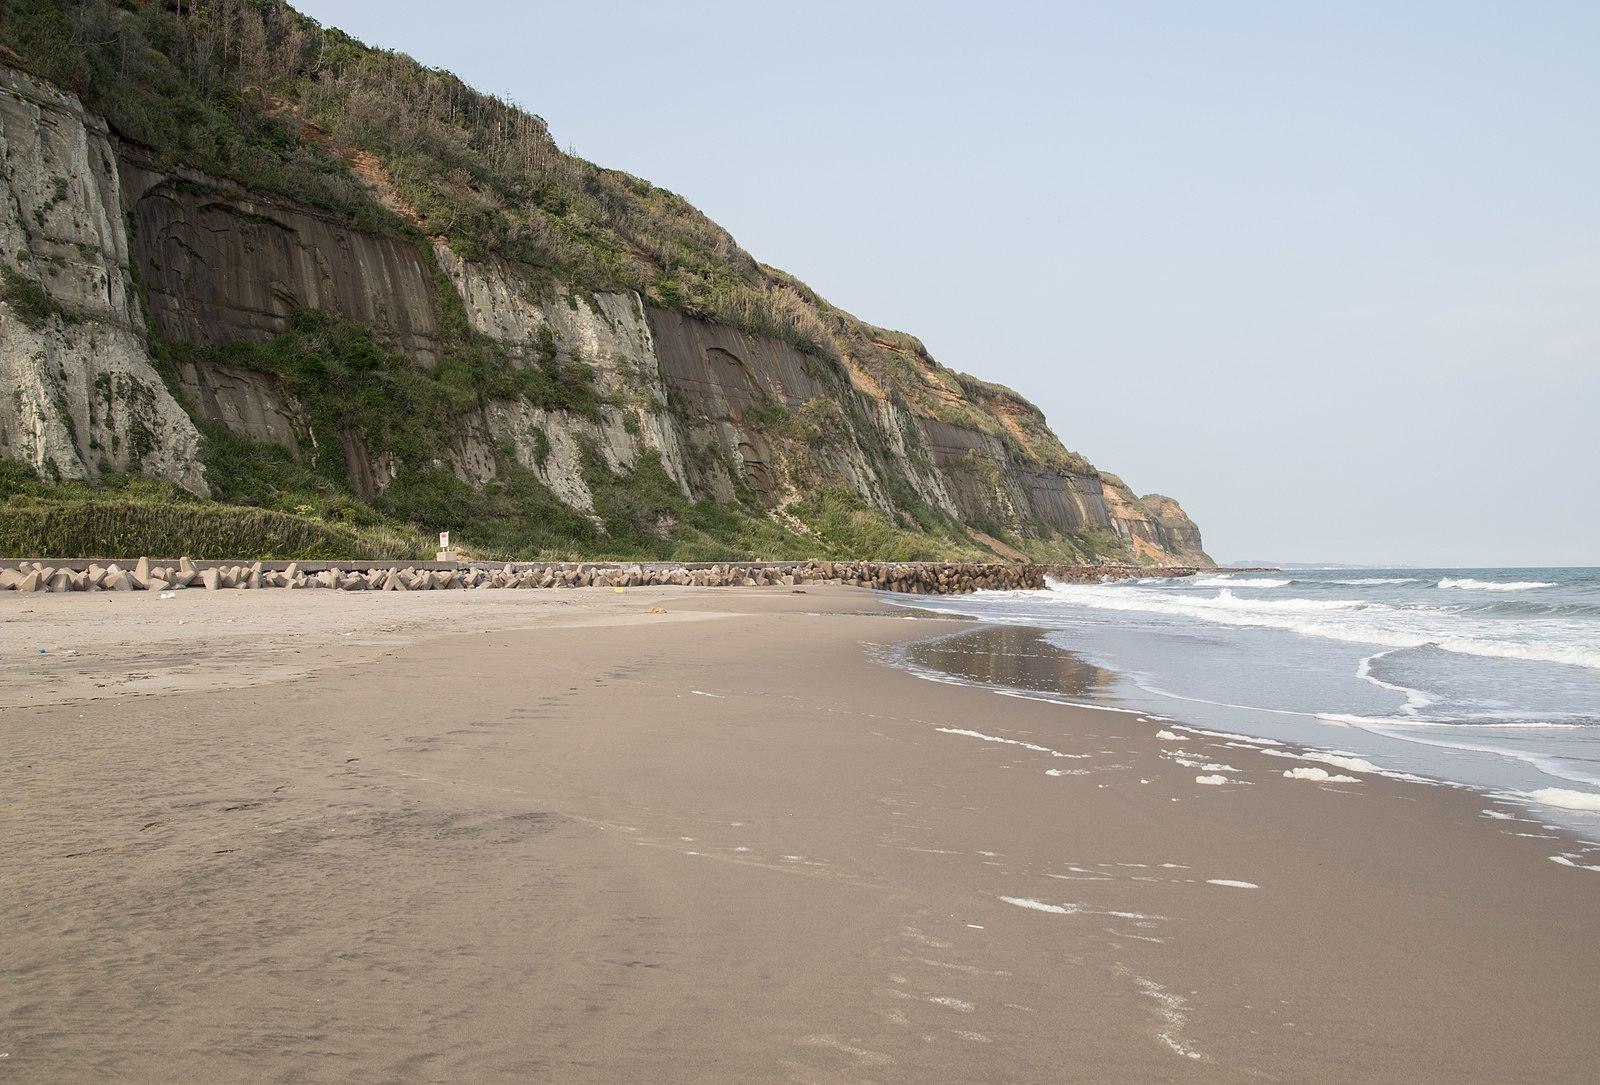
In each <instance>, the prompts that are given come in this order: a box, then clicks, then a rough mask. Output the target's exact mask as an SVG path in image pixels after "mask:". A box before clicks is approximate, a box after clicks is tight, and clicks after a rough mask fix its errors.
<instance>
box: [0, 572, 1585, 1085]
mask: <svg viewBox="0 0 1600 1085" xmlns="http://www.w3.org/2000/svg"><path fill="white" fill-rule="evenodd" d="M653 611H657V612H653ZM963 628H966V626H965V624H964V623H962V622H960V621H956V620H953V619H945V618H938V617H930V616H911V615H908V614H907V613H906V612H905V611H902V610H897V609H895V608H892V607H889V606H886V605H884V604H882V603H880V602H879V601H878V600H877V599H876V598H875V597H874V596H873V595H872V594H870V593H868V592H865V591H860V590H854V589H846V588H819V587H811V588H808V589H807V590H806V591H804V592H793V591H790V590H789V589H786V588H772V589H744V590H714V589H702V590H694V589H673V588H650V589H629V590H627V591H625V592H614V591H609V590H575V591H546V592H445V593H411V594H392V593H391V594H378V593H369V594H355V595H351V594H345V593H338V592H315V593H304V592H239V593H230V592H209V593H207V592H180V593H178V595H177V597H175V598H173V599H166V600H162V599H158V598H157V597H155V596H154V595H150V594H144V593H141V594H121V593H107V594H93V595H88V594H85V595H60V596H43V595H30V596H20V595H16V594H10V595H7V596H4V597H0V658H4V659H5V660H6V661H7V662H6V664H5V666H4V667H3V668H0V744H3V747H4V749H5V752H6V756H5V758H4V762H3V770H0V771H3V777H0V780H3V793H4V796H5V797H4V802H3V803H0V885H3V887H4V891H3V892H0V1075H3V1076H4V1077H5V1078H6V1079H7V1080H10V1081H19V1082H21V1081H27V1082H35V1081H39V1082H43V1081H51V1082H56V1081H90V1080H108V1079H115V1080H123V1081H214V1082H234V1081H241V1082H242V1081H284V1082H288V1081H296V1082H298V1081H526V1080H540V1081H561V1082H571V1081H576V1082H619V1081H696V1082H724V1081H725V1082H750V1081H775V1082H855V1081H878V1082H926V1081H952V1082H954V1081H963V1082H964V1081H1027V1082H1035V1081H1037V1082H1047V1081H1048V1082H1053V1081H1062V1080H1071V1079H1085V1080H1138V1081H1166V1080H1184V1081H1189V1080H1205V1081H1209V1080H1217V1081H1238V1080H1265V1081H1279V1080H1307V1079H1311V1080H1372V1081H1398V1080H1408V1081H1417V1080H1426V1081H1446V1080H1449V1081H1484V1082H1510V1081H1534V1080H1540V1081H1550V1080H1561V1081H1580V1080H1592V1079H1593V1075H1594V1073H1595V1066H1596V1059H1597V1058H1600V1030H1596V1029H1595V1028H1594V1014H1595V1006H1596V1005H1597V1004H1600V906H1597V905H1600V874H1597V873H1594V872H1592V871H1587V870H1583V869H1576V868H1571V867H1565V866H1561V865H1558V864H1556V863H1553V862H1551V861H1550V857H1551V856H1552V855H1554V854H1557V853H1558V852H1559V851H1561V850H1562V848H1563V846H1564V845H1563V843H1562V841H1560V840H1559V839H1553V838H1551V837H1550V836H1549V835H1548V831H1547V830H1543V829H1541V828H1540V827H1539V826H1538V825H1537V823H1535V822H1526V821H1518V820H1510V819H1506V818H1487V817H1484V816H1483V815H1482V813H1481V812H1482V811H1483V810H1484V809H1485V808H1486V807H1487V806H1488V805H1489V804H1488V802H1487V801H1486V800H1485V799H1484V797H1483V796H1481V795H1477V794H1474V793H1471V792H1467V791H1463V790H1453V789H1447V788H1441V787H1434V786H1427V785H1418V784H1410V783H1404V782H1400V781H1394V780H1387V779H1383V778H1379V777H1371V776H1364V777H1361V779H1360V782H1359V783H1319V782H1316V781H1314V780H1305V779H1290V778H1286V777H1285V775H1284V773H1285V771H1286V770H1288V769H1291V768H1293V767H1295V766H1297V765H1299V764H1301V763H1300V762H1295V761H1289V760H1285V759H1284V758H1281V757H1273V756H1270V755H1269V754H1267V753H1265V752H1262V751H1260V750H1258V749H1250V748H1245V747H1243V746H1241V745H1239V744H1232V745H1230V744H1228V741H1227V740H1225V739H1222V738H1218V737H1207V736H1203V735H1197V734H1195V733H1193V732H1191V731H1183V730H1181V729H1174V728H1175V727H1177V726H1178V725H1181V723H1182V721H1176V723H1166V722H1160V721H1156V722H1152V721H1148V720H1144V719H1141V718H1140V717H1138V716H1135V715H1131V714H1122V713H1114V712H1108V711H1102V710H1096V709H1087V708H1069V707H1064V706H1061V705H1057V704H1048V703H1042V702H1039V701H1033V700H1027V699H1023V698H1019V697H1008V696H1000V695H997V694H995V693H993V692H990V691H986V690H983V689H976V688H969V687H963V686H957V685H950V684H943V683H937V682H930V681H926V680H922V679H919V678H917V677H915V676H913V675H910V674H908V673H905V672H904V671H902V670H897V669H894V668H891V667H889V666H887V665H885V663H884V662H883V661H882V658H881V656H882V654H883V652H884V650H885V648H886V646H889V645H893V644H897V643H902V642H906V641H910V640H913V639H916V638H926V637H931V636H936V635H940V634H944V633H949V632H952V631H957V630H960V629H963ZM40 649H43V651H42V652H41V651H40ZM1163 730H1166V731H1168V733H1170V734H1173V735H1176V736H1177V739H1176V740H1172V739H1163V738H1161V737H1158V733H1159V732H1161V731H1163ZM1178 751H1181V754H1179V753H1178ZM1180 756H1181V759H1182V760H1185V761H1195V762H1200V763H1202V764H1211V763H1218V764H1221V763H1225V764H1226V765H1227V766H1229V768H1230V769H1231V771H1229V772H1227V773H1226V776H1227V777H1228V779H1229V780H1230V782H1229V783H1227V784H1223V785H1216V786H1213V785H1206V784H1201V783H1198V782H1197V776H1200V775H1205V773H1204V772H1203V771H1201V770H1197V769H1196V768H1195V767H1193V766H1192V765H1186V764H1182V763H1180V760H1179V757H1180ZM1506 812H1507V813H1513V811H1506Z"/></svg>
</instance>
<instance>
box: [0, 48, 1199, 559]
mask: <svg viewBox="0 0 1600 1085" xmlns="http://www.w3.org/2000/svg"><path fill="white" fill-rule="evenodd" d="M0 148H3V151H4V155H3V160H0V195H3V196H4V199H5V203H4V206H3V208H0V263H3V264H4V266H5V268H6V269H7V271H8V279H7V282H8V284H13V285H11V286H9V287H8V292H7V297H8V299H10V300H7V301H5V302H3V303H0V378H3V380H4V385H5V390H6V391H7V392H8V394H7V395H4V396H0V456H4V457H7V458H12V459H16V460H21V461H23V462H26V463H28V464H30V465H32V466H33V467H34V468H35V470H37V471H39V472H40V473H41V474H44V475H46V476H50V475H52V474H53V475H56V476H60V477H68V478H92V477H94V476H95V475H96V474H97V473H98V472H99V471H101V470H102V469H104V468H107V467H114V468H117V469H131V470H138V471H142V472H145V473H148V474H152V475H156V476H159V477H163V478H168V479H171V480H172V481H174V482H177V483H178V484H179V485H181V486H183V487H185V488H187V489H189V490H192V491H193V492H195V493H200V494H204V493H205V492H206V491H207V484H206V481H205V476H204V467H203V464H202V462H201V456H200V442H199V437H198V433H197V430H196V427H195V424H194V422H193V421H191V419H190V417H189V415H188V414H187V413H186V411H185V406H187V408H188V409H189V410H192V411H193V412H194V413H195V416H196V417H197V418H198V419H200V420H203V421H206V422H210V423H215V424H217V425H220V426H222V427H225V428H226V429H227V430H229V431H231V432H233V433H236V434H238V435H240V436H243V437H247V438H250V439H252V440H256V441H262V442H269V443H272V444H276V445H278V446H281V447H282V448H283V449H285V450H286V451H287V453H288V454H289V456H290V457H291V458H293V459H300V458H302V457H304V456H306V455H308V453H309V449H308V447H307V442H308V440H312V439H314V438H312V436H311V434H310V432H309V430H308V427H307V424H306V418H307V414H308V410H307V409H308V406H309V405H308V404H306V403H302V402H299V401H297V400H296V398H295V396H294V395H292V394H291V393H290V391H289V389H288V388H287V386H286V384H285V382H284V381H283V380H282V379H281V378H280V377H278V376H276V375H275V374H272V373H263V372H258V371H254V370H250V369H244V368H238V367H235V366H231V365H227V364H222V363H220V362H217V361H215V360H213V361H196V360H193V358H190V357H187V356H186V357H184V358H182V359H180V360H179V361H178V362H177V364H176V372H175V373H174V374H173V377H174V390H176V391H177V392H178V393H180V394H181V397H182V400H183V401H184V403H183V404H182V405H180V403H179V401H178V399H177V398H175V397H174V395H173V390H169V388H168V387H167V385H166V384H164V383H163V381H162V379H161V377H160V376H159V375H158V374H157V372H156V370H155V368H154V367H153V366H152V364H151V359H150V355H149V353H148V349H147V345H146V336H147V334H148V335H149V336H153V337H158V338H159V339H161V340H163V341H165V342H168V343H174V344H190V345H194V346H197V347H214V346H223V345H227V344H232V343H241V342H258V343H259V342H265V341H267V340H270V339H272V338H273V337H274V336H277V335H280V334H282V333H284V332H286V331H287V330H288V329H289V328H290V326H291V320H292V318H293V317H294V315H295V314H296V313H297V312H299V311H302V310H308V309H317V310H323V311H326V312H330V313H334V314H337V315H338V316H341V317H343V318H346V319H348V320H351V321H355V322H357V323H359V324H361V325H363V326H365V327H366V328H369V329H371V330H372V332H373V333H375V335H376V336H377V337H378V338H379V339H381V340H382V341H383V342H385V343H387V344H389V345H390V346H391V347H392V348H394V349H395V350H397V351H399V352H401V353H402V354H403V355H404V356H405V357H406V358H407V359H409V360H410V362H411V363H412V364H414V365H416V366H419V367H424V368H430V367H435V366H437V365H438V364H439V362H440V359H441V357H443V355H444V352H445V351H446V349H447V344H446V333H445V331H444V329H443V325H444V322H445V319H446V313H445V310H446V309H447V308H449V309H451V310H452V311H458V312H460V313H462V314H464V317H465V321H466V324H467V325H468V327H469V328H470V330H471V332H472V333H474V334H476V335H478V336H481V337H484V338H485V339H486V340H488V341H492V342H493V343H494V344H496V345H497V346H498V347H499V348H500V349H501V350H503V352H504V356H505V357H506V358H508V359H510V361H511V363H512V364H514V365H518V366H532V365H538V364H543V363H546V362H549V361H551V360H552V359H553V360H554V361H555V362H556V363H557V364H559V365H566V364H568V363H581V364H582V365H583V366H584V367H587V371H588V372H591V373H592V374H593V382H592V383H593V387H594V390H595V392H596V394H597V400H598V406H597V407H596V408H595V409H594V410H592V411H587V412H579V411H573V410H559V409H551V408H549V407H545V406H540V405H539V404H537V403H534V402H532V401H530V400H527V399H524V398H519V397H516V396H512V397H508V398H495V399H489V400H486V401H484V402H482V403H481V404H480V405H479V406H478V407H477V408H476V409H469V410H465V411H463V412H462V413H461V414H460V416H459V417H458V418H456V420H455V422H454V424H453V427H452V431H451V434H450V436H449V439H448V441H447V442H446V443H445V447H441V448H440V449H438V450H437V454H438V457H439V462H440V463H441V464H443V465H445V466H447V467H448V469H449V470H450V471H452V472H453V473H454V474H455V475H456V476H457V477H459V478H460V479H462V480H463V481H465V482H468V483H471V484H483V483H486V482H488V481H489V480H491V479H493V478H495V476H496V474H497V473H498V472H499V471H501V470H502V465H503V464H505V463H506V462H507V460H506V457H507V456H509V457H510V461H511V462H514V463H515V464H517V465H518V466H520V467H522V468H525V469H527V470H529V471H532V472H534V473H535V474H536V475H537V476H538V477H539V478H540V480H541V481H542V482H543V483H544V484H545V485H546V486H547V487H548V488H549V489H550V490H551V491H552V492H553V493H554V494H555V495H556V496H557V497H558V498H559V499H560V500H561V501H563V502H565V503H566V504H568V505H569V506H571V507H572V508H574V509H576V510H579V511H580V512H584V513H593V511H594V507H595V506H594V499H593V495H592V494H591V492H590V483H589V481H588V475H587V468H586V464H585V451H586V450H592V451H595V452H598V453H599V455H600V457H601V458H602V459H603V461H604V464H605V466H606V467H608V468H610V469H611V470H613V471H625V470H628V469H630V468H632V467H634V466H635V465H636V464H638V463H639V462H640V460H641V458H642V457H645V456H654V457H657V458H659V460H660V462H661V465H662V467H663V469H664V470H665V471H666V473H667V475H668V477H669V478H670V479H671V480H672V481H673V482H674V483H675V484H676V485H677V486H678V487H679V488H680V489H681V490H682V492H683V494H684V495H685V496H688V497H691V498H694V499H709V500H713V501H717V502H721V503H728V502H732V501H735V500H736V499H739V498H752V497H753V499H754V500H755V501H756V502H758V503H759V504H760V505H761V506H764V507H766V508H767V509H768V510H771V511H772V512H773V513H774V514H776V515H778V516H780V517H782V516H784V515H785V510H786V508H787V507H788V506H790V505H791V504H793V503H794V502H796V501H797V500H799V499H801V498H803V497H805V496H806V495H808V494H811V493H814V492H816V491H817V490H818V489H819V488H822V487H832V488H837V489H841V490H844V491H847V492H849V493H850V494H853V495H854V496H855V497H856V498H858V499H859V500H860V501H861V502H863V503H864V504H865V505H867V506H869V507H871V508H875V509H878V510H880V511H882V512H884V513H886V514H888V515H890V516H897V515H898V516H904V515H905V514H907V513H908V512H910V511H912V506H917V507H918V508H920V509H922V510H924V511H926V512H927V513H929V514H932V515H943V516H946V517H950V518H953V519H955V520H958V521H961V522H963V523H965V524H967V525H970V526H972V527H973V528H975V529H977V530H980V531H986V532H1005V533H1012V534H1015V535H1017V536H1019V537H1031V536H1039V535H1040V534H1041V533H1044V534H1048V533H1050V532H1059V533H1062V534H1065V535H1068V536H1072V537H1073V538H1075V539H1078V540H1080V548H1084V549H1087V548H1091V547H1093V546H1094V545H1096V544H1095V543H1094V540H1096V539H1105V540H1117V539H1120V540H1122V542H1123V543H1125V544H1126V546H1127V547H1128V549H1129V550H1130V551H1131V553H1132V554H1133V555H1134V557H1135V558H1136V559H1137V560H1139V561H1143V562H1152V563H1179V562H1181V563H1186V564H1201V563H1205V562H1206V560H1207V559H1206V558H1205V555H1204V553H1203V551H1202V550H1201V547H1200V539H1199V532H1198V530H1197V529H1196V528H1195V527H1194V525H1193V524H1192V523H1191V522H1190V521H1189V520H1188V518H1187V517H1186V516H1184V515H1183V513H1182V510H1181V509H1179V508H1178V507H1177V504H1176V502H1172V501H1171V500H1170V499H1168V498H1162V497H1158V496H1154V495H1152V497H1150V498H1147V499H1140V498H1136V497H1135V496H1134V495H1133V494H1132V492H1131V491H1129V490H1128V489H1127V487H1126V486H1124V485H1123V484H1122V483H1121V481H1120V480H1118V479H1116V478H1115V477H1114V476H1103V475H1102V474H1100V473H1098V472H1096V471H1095V470H1094V469H1093V468H1091V467H1089V466H1088V465H1087V464H1083V463H1082V461H1080V460H1077V459H1076V458H1075V457H1073V456H1071V454H1069V453H1066V452H1065V450H1064V449H1061V448H1060V446H1059V444H1058V443H1057V442H1055V439H1054V437H1053V435H1050V434H1049V432H1048V430H1047V429H1045V427H1044V424H1043V419H1042V417H1040V416H1038V412H1037V411H1036V410H1034V409H1033V408H1032V407H1031V406H1030V405H1027V404H1026V403H1025V402H1024V401H1022V400H1020V398H1018V397H1016V396H1015V395H1014V394H1013V393H1009V392H1007V391H1005V390H1003V389H996V388H995V387H994V386H984V391H983V393H982V395H978V394H977V393H976V392H972V393H971V394H969V392H968V391H964V390H963V387H962V386H960V385H958V384H957V382H956V381H955V380H954V379H953V376H952V375H951V374H949V373H948V371H944V370H942V369H938V367H935V366H933V363H932V362H931V359H927V358H926V357H925V354H924V355H923V356H922V357H921V359H920V361H921V363H922V365H923V367H924V368H925V369H927V375H926V376H927V379H928V380H929V382H930V386H932V387H933V388H934V390H935V392H936V393H937V394H936V395H934V396H933V397H932V398H931V400H930V401H929V402H931V403H932V404H933V406H932V407H928V406H923V407H919V408H917V409H915V410H914V409H913V408H911V407H910V406H908V404H907V402H906V401H905V399H904V398H902V397H901V396H900V395H899V394H898V393H897V392H896V391H895V390H894V389H893V388H890V389H889V390H887V391H886V390H885V389H884V387H882V386H880V385H879V384H877V383H876V382H874V381H873V380H872V379H870V378H868V377H865V376H863V374H862V372H861V371H860V370H859V369H858V368H856V367H854V366H853V365H852V364H851V362H850V359H849V358H848V357H845V358H843V359H841V360H839V361H835V360H833V359H832V358H829V357H825V356H823V355H820V354H812V353H805V352H802V351H801V350H798V349H796V348H795V347H793V346H791V345H789V344H788V343H786V342H782V341H779V340H777V339H771V338H765V337H762V336H758V335H753V334H750V333H747V332H743V331H738V330H734V329H732V328H728V327H724V326H721V325H718V324H714V323H710V322H708V321H706V320H702V319H698V318H695V317H693V316H689V315H685V314H683V313H679V312H674V311H668V310H665V309H659V308H653V307H649V306H647V305H646V304H645V302H644V300H643V299H642V298H641V297H640V296H639V295H638V294H635V293H631V292H630V293H619V292H612V293H603V292H602V293H594V292H588V291H582V290H577V289H574V288H572V287H571V286H570V285H567V284H564V283H561V282H559V281H550V280H548V279H546V278H539V277H535V276H533V275H532V274H531V273H529V272H526V271H523V270H519V269H518V268H516V267H513V266H510V265H508V264H505V263H502V262H499V261H469V260H465V259H463V258H462V257H460V256H459V255H458V254H457V253H455V252H453V251H452V250H451V249H450V248H449V247H448V246H446V245H445V244H444V243H443V242H442V241H439V240H437V239H435V240H433V241H431V242H429V241H425V240H420V239H417V238H405V237H398V236H381V237H380V236H371V235H368V234H365V233H362V232H360V231H358V230H355V229H352V228H351V227H349V226H347V225H344V224H342V223H340V222H337V221H334V220H333V219H331V218H330V217H329V215H327V214H325V213H322V212H319V211H316V210H314V209H310V208H307V207H302V206H298V205H295V204H292V203H290V202H287V201H285V200H283V199H281V198H276V197H268V196H265V195H263V194H260V193H253V192H250V191H247V190H245V189H242V188H240V187H239V186H238V185H235V184H233V183H231V182H227V181H224V180H219V179H216V178H212V177H208V176H205V175H202V174H199V173H195V172H193V171H189V170H184V169H176V168H173V167H170V166H163V165H160V164H158V163H156V162H155V161H154V160H153V159H152V158H151V156H150V155H149V154H148V153H146V152H145V151H144V150H143V149H141V148H139V147H133V146H125V145H120V144H119V143H118V142H117V141H116V140H115V138H114V137H112V136H111V135H110V134H109V133H108V132H107V130H106V127H105V125H104V124H103V123H102V122H100V121H98V120H97V119H95V118H93V117H91V116H87V115H86V114H85V113H84V111H83V110H82V109H81V108H80V107H79V106H78V103H77V102H76V100H75V99H73V98H72V97H71V96H69V95H65V94H62V93H60V92H59V91H56V90H54V89H52V88H50V87H48V86H45V85H42V84H40V83H39V82H37V81H36V80H33V79H32V78H30V77H29V76H27V75H24V74H21V73H19V72H16V71H11V70H6V69H0ZM17 282H21V283H23V286H22V287H16V286H15V285H14V284H15V283H17ZM136 283H137V284H138V285H137V288H136V285H135V284H136ZM27 284H33V288H34V289H36V290H37V292H38V293H39V294H40V295H41V297H42V299H43V302H42V305H43V309H42V311H41V310H40V305H38V304H35V305H33V307H32V308H31V309H29V308H28V307H27V306H26V305H23V303H22V302H19V301H18V300H17V298H18V297H19V296H21V295H18V293H17V291H18V290H19V289H20V290H23V291H24V292H25V291H26V290H27V289H29V287H28V285H27ZM442 291H448V292H450V293H449V294H444V293H441V292H442ZM141 292H142V293H141ZM141 297H142V300H143V306H142V310H143V311H141V304H140V299H141ZM35 300H36V301H37V299H35ZM19 305H22V308H19ZM458 305H459V310H456V309H455V306H458ZM24 310H26V311H24ZM144 312H147V313H148V320H149V327H148V328H146V326H145V316H144V315H143V313H144ZM202 356H203V352H201V353H200V354H196V355H194V357H202ZM961 380H962V381H963V382H965V381H966V380H967V378H961ZM978 383H979V382H974V387H976V385H977V384H978ZM941 407H943V408H959V409H958V410H948V411H945V412H944V415H946V416H938V417H936V416H935V415H936V414H939V413H940V412H939V408H941ZM974 413H977V414H979V415H982V416H983V417H990V418H998V420H999V424H998V425H995V426H993V427H992V430H993V431H992V432H988V431H985V430H981V429H977V428H974V427H973V425H971V424H961V422H960V421H959V419H971V418H972V417H973V415H974ZM1019 419H1020V422H1019ZM1041 435H1042V436H1041ZM338 440H339V442H340V444H341V448H342V453H343V456H344V462H345V466H346V474H347V476H348V478H349V482H350V485H351V487H352V489H353V490H354V491H355V493H356V494H357V495H358V496H360V497H362V498H371V497H372V496H374V495H375V494H378V493H380V492H381V491H382V490H383V489H384V487H386V486H387V485H388V484H389V482H390V481H391V479H393V478H394V476H395V470H396V468H395V464H394V463H393V461H392V460H390V459H388V458H387V457H385V456H383V455H378V454H375V453H374V452H373V451H372V450H371V448H370V447H369V442H368V440H367V439H366V436H365V435H363V434H362V433H360V432H356V431H353V430H352V431H341V432H340V433H339V434H338ZM1041 440H1044V441H1048V442H1049V443H1050V445H1051V446H1052V448H1053V450H1054V451H1053V452H1050V454H1048V455H1047V454H1045V452H1044V451H1041V450H1040V449H1039V448H1038V447H1037V445H1038V443H1039V442H1040V441H1041ZM1047 451H1048V450H1047ZM1085 540H1087V541H1085Z"/></svg>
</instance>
